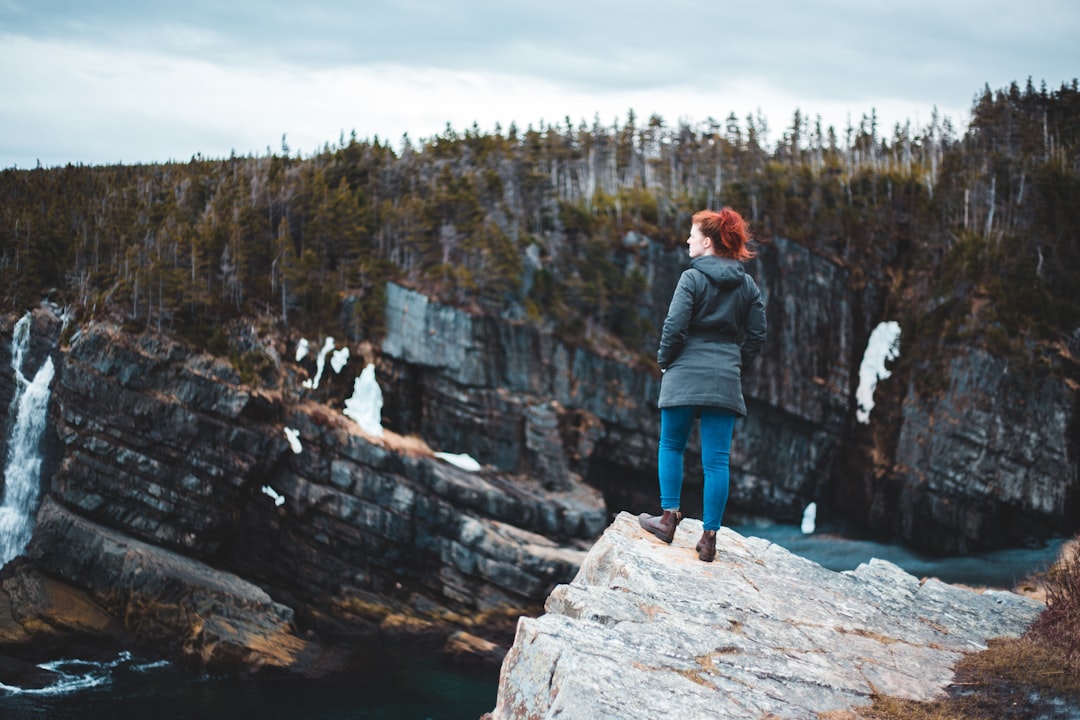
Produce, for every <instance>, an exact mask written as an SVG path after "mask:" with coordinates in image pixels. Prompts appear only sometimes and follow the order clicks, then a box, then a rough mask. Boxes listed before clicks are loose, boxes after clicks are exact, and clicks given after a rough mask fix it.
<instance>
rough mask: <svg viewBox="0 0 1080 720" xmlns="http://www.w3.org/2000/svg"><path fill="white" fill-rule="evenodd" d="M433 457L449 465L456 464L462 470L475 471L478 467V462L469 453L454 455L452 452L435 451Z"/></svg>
mask: <svg viewBox="0 0 1080 720" xmlns="http://www.w3.org/2000/svg"><path fill="white" fill-rule="evenodd" d="M435 457H437V458H439V459H440V460H445V461H446V462H448V463H450V464H451V465H456V466H457V467H459V468H461V469H462V470H468V471H469V472H476V471H477V470H479V469H480V463H478V462H476V460H475V459H473V457H472V456H471V455H467V454H465V453H461V454H459V455H455V454H453V453H445V452H437V453H435Z"/></svg>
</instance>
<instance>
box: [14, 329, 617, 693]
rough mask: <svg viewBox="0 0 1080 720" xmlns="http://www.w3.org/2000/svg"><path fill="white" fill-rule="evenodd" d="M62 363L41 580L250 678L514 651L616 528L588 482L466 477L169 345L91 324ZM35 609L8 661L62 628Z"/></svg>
mask: <svg viewBox="0 0 1080 720" xmlns="http://www.w3.org/2000/svg"><path fill="white" fill-rule="evenodd" d="M270 349H271V350H274V349H275V348H273V347H272V346H271V348H270ZM57 360H58V361H59V362H58V370H57V377H56V379H55V380H54V382H53V394H52V403H51V405H50V420H51V424H50V427H51V430H50V432H48V433H47V435H48V437H47V439H46V440H45V441H43V445H47V446H48V447H49V448H51V450H50V452H51V453H52V454H53V455H55V458H54V461H53V463H52V464H53V466H54V471H50V472H49V473H48V474H46V475H43V483H44V484H45V485H46V487H45V488H44V492H43V499H42V501H41V506H40V509H39V510H38V513H37V520H36V527H35V531H34V535H33V538H32V540H31V543H30V547H29V549H28V551H27V554H28V555H29V561H30V562H31V563H32V567H30V568H29V569H28V570H27V571H26V573H29V575H27V577H30V576H33V577H39V576H43V577H47V578H48V579H49V582H55V583H62V584H64V585H65V586H66V590H65V593H66V594H61V593H53V595H52V596H54V597H67V596H69V595H70V596H78V597H81V598H84V599H85V600H86V601H87V602H88V603H89V604H91V605H94V606H96V607H97V608H98V609H99V610H100V611H101V612H102V613H104V614H105V615H107V616H108V617H111V618H113V620H114V621H115V623H116V624H115V627H114V628H113V629H114V630H116V629H118V631H117V632H115V633H112V632H107V631H106V629H105V628H102V631H101V633H99V634H98V636H96V637H97V639H98V640H101V641H102V642H104V641H106V640H107V639H108V638H109V637H112V638H113V639H114V640H115V642H117V643H119V644H126V643H131V646H133V647H134V648H137V649H143V650H145V651H147V652H152V653H159V654H162V655H164V656H166V657H172V658H176V659H180V660H183V661H186V662H189V663H191V664H192V665H195V666H197V667H204V668H208V669H212V670H220V671H236V672H254V671H260V670H269V669H275V668H276V669H279V670H282V671H288V672H296V673H302V674H305V675H320V674H325V673H327V672H332V671H333V669H334V668H335V667H339V666H341V664H342V663H343V662H347V655H348V653H349V652H350V649H355V648H357V647H358V644H360V645H369V646H370V645H371V644H372V642H377V641H378V640H379V639H380V638H381V639H385V638H387V637H401V638H405V639H409V638H413V639H416V638H423V639H424V642H425V643H427V644H431V643H435V644H436V645H437V644H438V643H439V642H441V641H443V640H450V639H451V638H452V639H453V640H452V645H453V647H451V648H450V651H452V652H455V653H460V652H462V651H463V649H467V648H468V647H478V648H481V651H482V654H486V655H488V656H490V657H493V658H494V659H496V660H497V659H501V653H499V652H497V651H496V650H493V646H492V645H491V643H492V641H494V642H495V644H496V645H498V646H501V647H502V648H504V649H505V647H506V646H507V645H508V643H509V638H510V636H511V634H512V631H513V623H514V621H515V620H516V618H517V617H518V615H520V613H521V612H523V611H525V610H526V609H527V608H530V607H531V608H538V607H540V605H541V603H542V602H543V599H544V597H545V596H546V595H547V593H548V591H549V590H550V589H551V587H553V586H554V585H555V584H557V583H559V582H564V581H565V580H567V579H568V578H570V577H572V576H573V574H574V572H576V570H577V568H578V565H579V563H580V560H581V558H582V557H583V556H584V552H585V550H586V549H587V547H588V545H589V543H590V542H591V540H592V539H593V538H595V537H596V536H597V535H598V534H599V533H600V532H601V531H602V529H603V527H604V526H605V525H606V524H607V522H608V517H607V514H606V511H605V510H604V508H603V505H602V502H601V500H600V497H599V495H598V494H597V493H596V492H595V491H593V490H591V489H589V488H588V487H586V486H584V485H582V484H580V483H577V482H573V481H570V482H567V483H565V484H564V486H563V488H562V489H561V490H559V491H549V490H545V489H544V488H543V487H542V486H541V485H540V483H538V482H536V481H532V480H530V479H529V478H527V477H519V476H513V475H510V474H507V473H501V472H498V471H496V470H495V469H493V468H490V467H488V468H482V469H481V470H480V471H478V472H467V471H465V470H461V469H459V468H457V467H455V466H453V465H451V464H448V463H446V462H444V461H442V460H440V459H438V458H437V457H435V456H434V455H433V453H432V451H431V450H430V449H429V448H428V447H427V446H426V445H425V444H424V443H423V442H422V441H421V440H419V439H412V440H410V439H408V438H401V437H399V436H396V435H394V434H393V433H389V432H388V433H387V434H386V436H385V437H383V438H375V437H369V436H366V435H364V434H363V433H362V432H361V431H360V430H359V429H358V426H356V425H355V424H354V423H353V422H352V421H351V420H349V419H347V418H346V417H345V416H343V415H342V414H341V411H340V409H339V408H335V407H332V406H330V405H327V404H322V403H317V402H311V401H310V400H307V399H305V398H304V397H303V392H302V391H299V390H293V389H291V388H288V387H285V386H284V382H282V383H281V385H279V387H277V388H264V389H259V390H256V389H253V388H251V387H249V386H246V385H244V384H243V383H241V382H240V380H239V377H238V372H237V370H236V369H235V368H234V367H232V366H231V365H230V363H229V362H227V361H224V360H221V359H215V358H213V357H211V356H209V355H207V354H204V353H199V352H196V351H194V350H192V349H191V348H189V347H186V346H184V345H181V344H178V343H175V342H172V341H169V340H167V339H164V338H162V337H159V336H154V335H133V334H129V333H127V332H124V331H122V330H121V329H120V328H118V327H116V326H113V325H110V324H108V323H91V324H89V325H87V326H85V327H83V328H81V330H80V331H79V332H77V333H76V334H75V335H74V336H73V337H72V339H71V341H70V344H69V346H67V347H65V348H63V350H62V352H59V353H58V354H57ZM282 365H283V364H282ZM279 369H280V368H279ZM285 370H288V372H289V373H291V374H289V376H288V377H287V378H286V379H287V381H289V382H295V387H296V388H300V387H301V386H300V383H299V379H300V378H301V377H303V375H304V372H303V369H302V368H300V367H299V366H295V365H292V366H290V367H289V368H285ZM285 427H289V428H291V429H293V430H295V431H296V432H297V433H298V442H299V444H300V446H299V448H298V449H299V452H293V450H292V449H291V448H290V442H289V439H288V438H287V437H286V435H285V433H284V432H283V429H284V428H285ZM26 573H24V574H26ZM23 585H26V583H25V582H24V583H23ZM39 595H40V594H39ZM28 597H29V596H28V594H27V593H19V592H16V593H14V594H11V595H9V598H10V601H11V605H10V608H11V611H10V612H8V613H7V616H8V618H9V620H10V621H11V622H9V623H8V625H9V626H10V628H9V629H10V631H11V632H10V633H9V634H8V635H7V638H8V641H5V640H4V638H5V631H4V629H3V628H0V654H13V655H19V656H23V657H25V656H27V654H28V653H27V647H28V641H27V638H26V637H25V631H26V629H27V628H28V627H39V628H42V629H43V630H48V633H49V637H50V638H51V639H57V638H58V637H59V635H62V634H63V633H62V632H53V630H51V629H49V628H45V627H44V625H43V624H41V623H37V624H35V623H33V622H29V623H27V622H23V620H24V619H25V618H32V617H34V616H41V615H42V614H43V613H44V614H45V615H48V614H49V613H50V612H52V613H54V614H55V612H57V609H56V608H52V609H50V608H42V607H41V604H42V603H41V602H38V604H37V605H33V606H31V605H27V602H28V601H27V598H28ZM39 599H40V598H39ZM42 602H44V601H42ZM45 605H48V603H47V602H45ZM35 614H36V615H35ZM12 623H13V624H12ZM2 624H4V618H3V614H0V625H2ZM76 634H77V633H76ZM76 634H71V636H70V639H71V640H72V641H74V640H75V639H77V638H76V637H75V635H76ZM57 642H59V640H57ZM56 645H57V643H56V642H54V643H53V646H56Z"/></svg>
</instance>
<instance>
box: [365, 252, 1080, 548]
mask: <svg viewBox="0 0 1080 720" xmlns="http://www.w3.org/2000/svg"><path fill="white" fill-rule="evenodd" d="M649 258H650V259H649V262H650V263H651V264H650V266H649V272H647V273H645V274H646V275H647V276H648V277H649V278H651V280H652V282H653V285H652V293H651V295H650V297H649V298H648V299H647V301H648V302H652V303H655V302H657V297H658V295H659V291H658V290H657V288H661V287H666V285H665V283H666V282H668V281H672V282H673V280H672V279H673V278H676V279H677V277H678V273H679V270H680V267H681V265H680V262H681V258H682V253H681V252H676V253H668V254H666V255H659V256H656V257H654V256H653V255H650V256H649ZM749 268H750V270H751V272H752V273H753V274H754V276H755V278H756V279H757V281H758V284H759V286H760V287H761V289H762V292H763V294H764V295H765V299H766V304H767V313H768V323H769V336H768V341H767V342H766V345H765V348H764V351H763V353H762V356H761V357H760V358H759V359H758V361H757V362H756V363H755V365H754V367H753V368H752V369H751V370H750V371H749V372H748V373H747V374H746V376H745V378H744V393H745V395H746V399H747V406H748V409H749V415H748V417H746V418H745V419H743V420H741V421H739V422H738V423H737V425H736V430H735V442H734V445H733V448H732V454H731V465H732V474H731V478H732V486H731V494H730V499H729V504H728V508H729V510H728V517H729V518H737V517H738V516H739V515H740V514H742V515H749V516H762V515H764V516H768V517H771V518H774V519H778V520H786V521H789V522H792V521H796V520H797V519H798V518H799V517H800V515H801V513H802V511H803V508H805V506H806V505H807V504H808V503H809V502H811V501H815V502H816V503H817V504H818V511H819V518H820V519H822V520H824V521H826V522H828V521H835V522H841V523H846V524H849V525H851V526H853V527H855V528H858V529H860V530H865V531H869V532H871V533H876V534H879V535H881V536H885V537H887V538H894V539H901V540H904V541H905V542H908V543H910V544H912V545H915V546H916V547H919V548H920V549H923V550H926V551H930V552H967V551H973V550H978V549H990V548H999V547H1007V546H1014V545H1019V544H1030V543H1037V542H1039V541H1040V540H1042V539H1045V538H1046V537H1047V536H1050V535H1060V534H1068V533H1072V532H1075V531H1077V529H1080V516H1078V515H1077V513H1076V508H1077V502H1078V500H1077V498H1080V473H1078V463H1077V459H1076V458H1077V457H1078V449H1077V448H1078V447H1080V443H1078V441H1077V440H1076V438H1077V437H1078V432H1080V423H1078V421H1077V416H1078V413H1077V410H1076V407H1077V403H1076V387H1077V384H1076V382H1074V381H1070V380H1069V379H1068V377H1069V371H1068V368H1069V367H1071V368H1072V370H1071V372H1072V373H1073V375H1075V376H1077V378H1078V379H1080V372H1077V371H1076V363H1075V361H1071V360H1060V362H1059V364H1060V365H1061V367H1059V368H1058V370H1059V371H1058V372H1054V373H1047V372H1046V371H1045V369H1040V368H1039V367H1038V365H1037V364H1036V363H1033V364H1032V365H1031V366H1029V367H1016V366H1015V364H1014V366H1013V367H1009V363H1008V362H1007V361H1005V360H1003V359H1000V358H994V357H992V356H990V355H988V354H987V353H985V352H983V351H978V350H974V349H972V350H970V351H967V350H964V351H959V352H956V354H955V355H954V356H952V357H951V358H949V359H948V362H947V363H944V365H945V367H946V370H945V372H946V373H947V376H948V377H947V378H944V379H943V382H942V383H941V385H942V386H943V387H945V388H946V389H945V390H938V391H934V392H932V393H929V394H927V393H926V392H918V391H916V388H915V387H914V385H913V384H912V383H911V381H910V379H908V378H904V377H894V378H891V379H889V380H885V381H882V382H881V383H880V385H881V387H879V388H878V393H877V396H878V400H877V405H876V406H875V409H874V412H873V414H872V416H871V426H870V427H869V428H868V427H865V426H862V425H860V424H859V423H857V422H856V418H855V410H856V403H855V392H856V389H857V387H858V385H859V366H860V364H861V361H862V357H863V354H864V352H865V350H866V346H867V342H868V339H869V336H870V333H871V331H872V330H873V328H874V327H875V326H876V325H877V324H878V323H879V322H881V321H882V320H886V319H891V318H885V317H882V314H883V312H884V307H885V304H886V296H887V293H888V290H889V289H888V287H887V285H886V282H885V281H884V280H874V279H873V278H869V279H868V278H867V277H865V276H863V275H859V276H858V277H857V278H856V277H853V274H852V273H851V272H850V271H849V270H848V269H846V268H845V267H843V266H842V265H841V264H840V263H839V262H837V261H834V260H832V259H829V258H825V257H822V256H820V255H816V254H815V253H813V252H811V251H810V250H809V249H807V248H806V247H804V246H801V245H799V244H797V243H794V242H790V241H787V240H784V239H783V238H777V239H776V240H774V241H773V242H772V243H770V244H769V245H766V246H764V247H762V248H761V249H760V253H759V256H758V258H757V259H756V260H754V261H752V263H750V265H749ZM668 293H670V290H668ZM665 302H666V301H665ZM387 306H388V307H387V317H386V332H387V335H386V339H385V341H384V343H383V345H382V350H383V352H384V354H385V357H384V359H383V362H384V364H385V365H386V366H387V373H386V374H385V375H384V377H385V378H386V379H387V383H388V386H389V387H390V388H392V391H391V395H392V396H393V397H394V398H395V399H392V400H391V401H390V402H389V403H388V406H387V408H386V410H385V415H386V419H387V422H388V423H390V424H391V425H392V426H394V427H396V428H399V429H400V430H401V431H402V432H415V433H418V434H420V435H422V436H423V437H425V438H429V439H432V440H433V442H436V443H438V444H439V445H440V446H444V447H453V448H462V449H464V448H467V449H468V451H469V452H471V453H473V454H474V455H476V457H478V458H480V459H481V460H483V461H484V462H486V463H490V464H492V465H495V466H497V467H499V468H500V469H502V470H505V471H507V472H515V473H527V474H531V475H533V476H536V477H539V478H540V479H541V481H542V482H543V483H544V484H545V486H546V487H548V488H559V487H561V486H562V485H563V484H564V483H565V482H566V479H567V478H571V477H581V478H583V479H584V480H585V481H586V482H587V483H588V484H590V485H592V486H594V487H597V488H599V489H600V490H602V491H603V493H604V498H605V501H606V503H607V505H608V508H609V509H610V510H611V511H618V510H620V509H625V510H632V511H635V512H637V511H650V512H656V510H657V505H656V503H657V487H656V442H657V438H658V435H659V412H658V411H657V410H656V399H657V397H658V395H659V377H658V376H656V375H655V374H652V373H650V372H649V371H648V370H646V369H643V368H642V367H640V366H638V365H635V364H634V363H633V362H632V360H631V359H630V358H626V357H619V356H617V355H615V354H614V353H610V352H606V351H605V349H604V348H602V347H592V348H583V347H577V346H570V345H566V344H564V343H561V342H559V341H558V340H556V339H554V338H553V337H552V336H551V335H550V334H547V333H544V332H542V331H540V330H538V329H536V328H534V327H529V326H526V325H523V324H515V323H511V322H507V321H500V320H498V319H495V318H490V317H476V316H473V315H470V314H469V313H467V312H464V311H462V310H458V309H455V308H451V307H447V306H445V305H441V304H438V303H435V302H433V301H430V300H428V299H427V298H426V297H425V296H423V295H422V294H420V293H418V292H415V291H412V290H408V289H406V288H403V287H399V286H396V285H392V284H391V285H389V286H388V291H387ZM664 309H666V308H658V318H657V321H656V322H657V326H659V324H660V321H661V319H662V316H663V311H664ZM900 352H901V354H903V353H904V352H905V350H904V340H903V338H901V349H900ZM1063 353H1064V354H1065V355H1067V354H1068V351H1067V350H1065V351H1063ZM1070 363H1071V364H1070ZM1066 366H1068V367H1066ZM697 449H698V440H697V437H696V433H695V434H694V435H692V436H691V442H690V448H689V450H688V452H687V455H686V483H685V485H684V488H683V495H682V502H683V509H684V511H685V512H686V513H687V514H689V515H691V516H700V496H701V485H700V483H701V471H700V461H699V458H698V455H697Z"/></svg>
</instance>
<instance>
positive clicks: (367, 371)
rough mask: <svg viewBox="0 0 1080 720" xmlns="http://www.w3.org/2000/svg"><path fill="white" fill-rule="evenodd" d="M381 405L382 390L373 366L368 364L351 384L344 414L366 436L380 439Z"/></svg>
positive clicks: (381, 429)
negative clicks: (351, 388) (351, 387)
mask: <svg viewBox="0 0 1080 720" xmlns="http://www.w3.org/2000/svg"><path fill="white" fill-rule="evenodd" d="M382 405H383V396H382V390H380V389H379V383H378V382H377V381H376V380H375V365H374V363H368V365H367V367H365V368H364V369H363V371H362V372H361V373H360V375H359V376H357V378H356V380H355V381H354V382H353V394H352V397H350V398H349V399H347V400H346V401H345V410H344V413H345V415H347V416H348V417H351V418H352V419H353V420H355V421H356V424H357V425H359V426H360V429H361V430H363V431H364V432H365V433H367V434H368V435H373V436H375V437H382V436H383V428H382Z"/></svg>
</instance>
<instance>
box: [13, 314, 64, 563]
mask: <svg viewBox="0 0 1080 720" xmlns="http://www.w3.org/2000/svg"><path fill="white" fill-rule="evenodd" d="M29 345H30V313H27V314H26V315H24V316H23V317H22V319H21V320H19V322H18V323H16V324H15V331H14V333H13V334H12V338H11V369H12V377H13V379H14V380H15V392H14V394H13V395H12V398H11V411H10V412H9V413H8V418H9V420H8V423H9V433H8V449H7V463H6V464H5V466H4V497H3V502H2V503H0V567H3V566H4V565H6V564H7V562H8V561H9V560H11V559H12V558H14V557H16V556H18V555H21V554H22V553H23V552H24V551H25V550H26V546H27V544H29V542H30V535H31V533H32V532H33V516H34V513H35V512H36V511H37V504H38V493H39V491H40V489H41V454H40V452H39V450H38V446H39V445H40V443H41V434H42V432H43V431H44V430H45V423H46V419H47V415H46V410H47V409H48V406H49V384H50V383H51V382H52V379H53V372H54V370H53V361H52V358H47V359H46V360H45V364H44V365H42V366H41V368H40V369H39V370H38V371H37V373H36V374H35V375H34V379H33V380H31V381H29V382H28V381H27V379H26V377H25V376H24V375H23V372H22V362H23V358H24V357H25V355H26V350H27V348H28V347H29Z"/></svg>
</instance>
